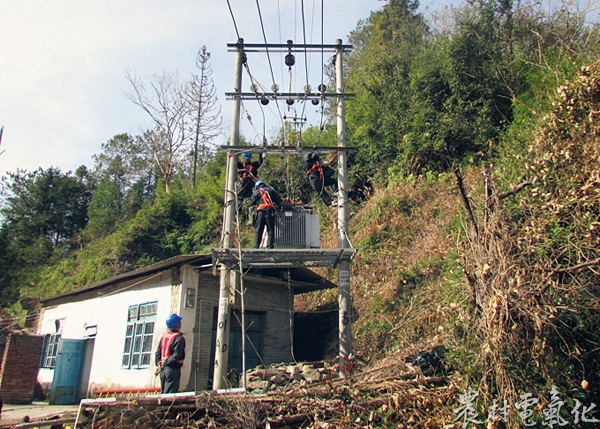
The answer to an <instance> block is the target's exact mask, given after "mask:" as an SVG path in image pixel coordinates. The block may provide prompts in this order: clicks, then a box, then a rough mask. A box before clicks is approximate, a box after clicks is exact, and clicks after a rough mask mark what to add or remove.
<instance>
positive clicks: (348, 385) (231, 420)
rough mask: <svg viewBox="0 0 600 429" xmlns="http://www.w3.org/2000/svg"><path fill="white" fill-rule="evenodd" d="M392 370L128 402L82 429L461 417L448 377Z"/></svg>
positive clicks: (86, 421)
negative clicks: (268, 389) (455, 411)
mask: <svg viewBox="0 0 600 429" xmlns="http://www.w3.org/2000/svg"><path fill="white" fill-rule="evenodd" d="M400 365H401V366H404V365H403V364H400ZM388 369H389V368H385V367H384V368H382V369H376V370H371V371H369V372H368V373H366V372H365V373H363V374H356V375H354V376H352V377H350V378H343V379H330V378H327V379H323V380H321V381H319V382H316V383H313V384H310V385H306V384H304V385H300V384H299V383H298V384H289V385H287V386H286V389H285V390H282V389H278V390H276V391H271V392H267V393H260V394H254V393H239V394H235V393H233V394H230V393H226V394H217V393H215V392H204V393H200V394H197V395H190V396H186V397H172V398H171V397H168V396H146V397H138V398H123V399H122V400H117V401H115V402H107V403H97V404H95V405H93V406H87V407H84V408H83V409H82V410H81V411H80V421H79V422H78V424H77V428H85V429H92V428H93V429H109V428H123V429H128V428H132V429H133V428H147V427H152V428H158V429H168V428H186V429H187V428H283V427H285V428H298V427H302V428H327V429H333V428H375V427H378V428H380V427H394V428H404V427H411V428H441V427H444V426H445V425H447V424H448V423H451V422H452V421H453V420H454V419H455V417H456V416H455V415H454V414H452V412H451V408H452V405H455V404H456V398H457V394H458V393H457V392H458V390H457V388H456V387H454V386H452V385H450V384H449V380H448V379H447V378H446V377H436V376H433V377H425V376H423V375H422V374H421V373H420V372H415V371H412V372H411V371H407V372H404V373H397V374H395V375H390V371H388ZM392 372H396V371H392Z"/></svg>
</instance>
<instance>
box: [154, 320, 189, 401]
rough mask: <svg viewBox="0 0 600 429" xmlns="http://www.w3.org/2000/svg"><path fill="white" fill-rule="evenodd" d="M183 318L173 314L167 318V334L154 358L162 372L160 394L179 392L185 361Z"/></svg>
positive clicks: (163, 337)
mask: <svg viewBox="0 0 600 429" xmlns="http://www.w3.org/2000/svg"><path fill="white" fill-rule="evenodd" d="M182 319H183V317H181V316H180V315H178V314H171V315H170V316H169V317H168V318H167V329H168V331H167V333H166V334H164V335H163V336H162V338H161V339H160V341H159V343H158V348H157V349H156V353H155V356H154V363H155V364H156V366H157V368H158V369H159V370H160V386H161V389H160V393H177V392H179V382H180V380H181V367H182V366H183V359H185V338H184V336H183V334H182V333H181V332H179V331H180V329H181V320H182Z"/></svg>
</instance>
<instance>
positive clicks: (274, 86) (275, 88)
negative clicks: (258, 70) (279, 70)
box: [271, 83, 279, 93]
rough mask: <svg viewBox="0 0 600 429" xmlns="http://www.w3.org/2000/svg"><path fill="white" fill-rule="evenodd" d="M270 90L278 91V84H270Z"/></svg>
mask: <svg viewBox="0 0 600 429" xmlns="http://www.w3.org/2000/svg"><path fill="white" fill-rule="evenodd" d="M271 91H273V92H275V93H276V92H277V91H279V85H277V84H276V83H274V84H273V85H271Z"/></svg>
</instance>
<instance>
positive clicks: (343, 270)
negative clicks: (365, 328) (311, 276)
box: [335, 39, 352, 367]
mask: <svg viewBox="0 0 600 429" xmlns="http://www.w3.org/2000/svg"><path fill="white" fill-rule="evenodd" d="M336 45H337V48H336V56H335V81H336V91H337V93H338V94H343V93H344V73H343V72H344V70H343V63H342V53H343V51H344V48H343V46H342V41H341V40H340V39H338V40H337V41H336ZM345 109H346V107H345V97H344V96H343V95H338V97H337V145H338V148H340V151H339V154H338V187H339V194H338V225H337V226H338V247H339V248H340V249H348V248H350V242H349V241H348V152H347V150H346V123H345V117H346V111H345ZM339 267H340V268H339V281H338V306H339V319H340V320H339V342H340V350H339V358H340V367H343V366H344V365H346V364H347V362H346V360H347V358H348V356H349V355H350V353H352V314H351V313H352V298H351V295H350V261H348V260H342V261H340V265H339Z"/></svg>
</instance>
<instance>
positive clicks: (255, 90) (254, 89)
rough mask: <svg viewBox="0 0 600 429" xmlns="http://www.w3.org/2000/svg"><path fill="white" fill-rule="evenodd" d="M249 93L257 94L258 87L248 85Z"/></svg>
mask: <svg viewBox="0 0 600 429" xmlns="http://www.w3.org/2000/svg"><path fill="white" fill-rule="evenodd" d="M250 91H251V92H254V93H257V92H258V85H257V84H255V83H253V84H252V85H250Z"/></svg>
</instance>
